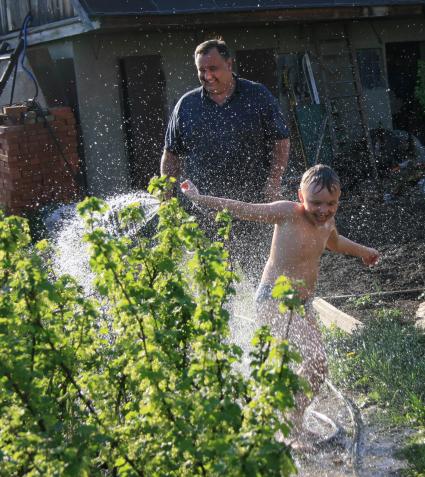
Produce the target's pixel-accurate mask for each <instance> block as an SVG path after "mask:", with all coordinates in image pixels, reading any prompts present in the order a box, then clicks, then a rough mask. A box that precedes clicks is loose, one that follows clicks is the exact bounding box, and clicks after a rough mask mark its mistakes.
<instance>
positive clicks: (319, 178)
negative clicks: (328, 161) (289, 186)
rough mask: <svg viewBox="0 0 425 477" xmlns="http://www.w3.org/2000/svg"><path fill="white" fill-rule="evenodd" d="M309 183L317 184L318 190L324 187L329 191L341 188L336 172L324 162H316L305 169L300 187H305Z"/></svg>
mask: <svg viewBox="0 0 425 477" xmlns="http://www.w3.org/2000/svg"><path fill="white" fill-rule="evenodd" d="M311 184H317V185H319V186H320V189H319V190H322V189H324V188H325V187H326V189H328V191H329V192H333V191H334V190H335V189H340V188H341V182H340V180H339V177H338V174H337V173H336V172H335V171H334V170H333V169H332V167H329V166H327V165H325V164H317V165H316V166H313V167H310V169H307V170H306V171H305V172H304V174H303V176H302V178H301V184H300V188H301V189H302V188H304V187H307V186H309V185H311Z"/></svg>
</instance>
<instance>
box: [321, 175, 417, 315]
mask: <svg viewBox="0 0 425 477" xmlns="http://www.w3.org/2000/svg"><path fill="white" fill-rule="evenodd" d="M380 186H381V187H382V188H383V187H384V186H385V184H380ZM378 189H379V188H378V187H377V186H375V185H374V184H373V183H371V182H366V183H363V184H359V186H358V187H357V188H356V190H354V191H352V192H351V193H346V194H345V195H344V196H343V197H342V200H341V205H340V208H339V210H338V213H337V218H336V219H337V226H338V229H339V232H340V233H341V234H342V235H344V236H345V237H348V238H350V239H352V240H355V241H357V242H360V243H362V244H365V245H368V246H372V247H375V248H377V249H378V250H379V251H380V253H381V259H380V261H379V263H378V264H377V265H376V266H375V267H365V266H364V265H363V264H362V262H361V260H359V259H357V258H353V257H347V256H341V255H337V254H333V253H330V252H326V253H325V254H324V256H323V257H322V264H321V273H320V279H319V283H318V287H317V295H318V296H321V297H325V298H326V299H328V300H329V301H331V302H332V297H335V296H338V295H362V294H368V293H369V294H372V297H373V300H372V301H373V303H374V305H373V306H382V305H383V304H384V301H385V304H386V305H387V306H388V304H391V306H394V307H397V308H400V309H401V310H404V311H405V312H406V319H407V318H410V317H413V316H414V313H415V311H416V309H417V306H418V305H419V302H420V301H419V300H421V299H422V300H423V299H424V298H423V297H422V298H420V293H413V292H410V293H407V294H401V293H395V294H394V295H388V294H382V295H379V292H390V291H399V290H412V289H423V290H425V194H424V193H423V192H421V191H420V189H419V187H418V186H417V184H413V185H411V186H410V187H408V188H406V189H405V190H404V191H403V192H402V193H401V194H399V195H398V196H397V197H395V198H394V199H393V200H390V201H388V200H384V194H385V189H381V190H378ZM374 294H376V295H374ZM350 302H351V305H350ZM352 302H353V300H343V299H339V300H338V304H337V306H338V307H340V308H347V309H351V310H352V311H354V309H355V308H356V307H354V306H353V305H352ZM373 306H372V308H373ZM350 307H351V308H350ZM365 310H366V311H365V312H364V313H363V314H367V308H366V309H365Z"/></svg>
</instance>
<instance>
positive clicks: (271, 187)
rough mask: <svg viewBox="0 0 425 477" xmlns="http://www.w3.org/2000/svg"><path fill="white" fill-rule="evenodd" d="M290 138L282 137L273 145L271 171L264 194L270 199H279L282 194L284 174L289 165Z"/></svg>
mask: <svg viewBox="0 0 425 477" xmlns="http://www.w3.org/2000/svg"><path fill="white" fill-rule="evenodd" d="M289 147H290V141H289V139H281V140H279V141H276V142H275V144H274V145H273V151H272V162H271V165H270V172H269V176H268V178H267V182H266V185H265V188H264V196H265V199H266V200H268V201H273V200H278V199H279V198H280V196H281V194H280V188H281V184H282V176H283V173H284V172H285V169H286V167H287V165H288V158H289Z"/></svg>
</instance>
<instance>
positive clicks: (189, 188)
mask: <svg viewBox="0 0 425 477" xmlns="http://www.w3.org/2000/svg"><path fill="white" fill-rule="evenodd" d="M180 189H181V191H182V192H183V194H184V195H185V196H187V197H189V199H190V200H195V199H196V197H198V195H199V191H198V189H197V188H196V187H195V185H194V184H193V183H192V182H191V181H190V180H189V179H187V180H185V181H184V182H182V183H181V184H180Z"/></svg>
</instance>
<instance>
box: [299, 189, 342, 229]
mask: <svg viewBox="0 0 425 477" xmlns="http://www.w3.org/2000/svg"><path fill="white" fill-rule="evenodd" d="M320 187H321V186H319V185H318V184H314V183H313V184H309V185H308V186H304V187H303V188H302V189H299V190H298V197H299V200H300V202H301V203H302V204H303V206H304V211H305V213H306V215H307V218H308V219H309V220H310V221H311V222H312V223H314V224H315V225H324V224H326V223H327V222H329V220H330V219H332V217H334V216H335V214H336V211H337V209H338V205H339V197H340V195H341V189H340V188H339V187H337V186H335V187H334V188H333V189H332V192H329V190H328V189H327V188H326V187H323V189H320Z"/></svg>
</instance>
